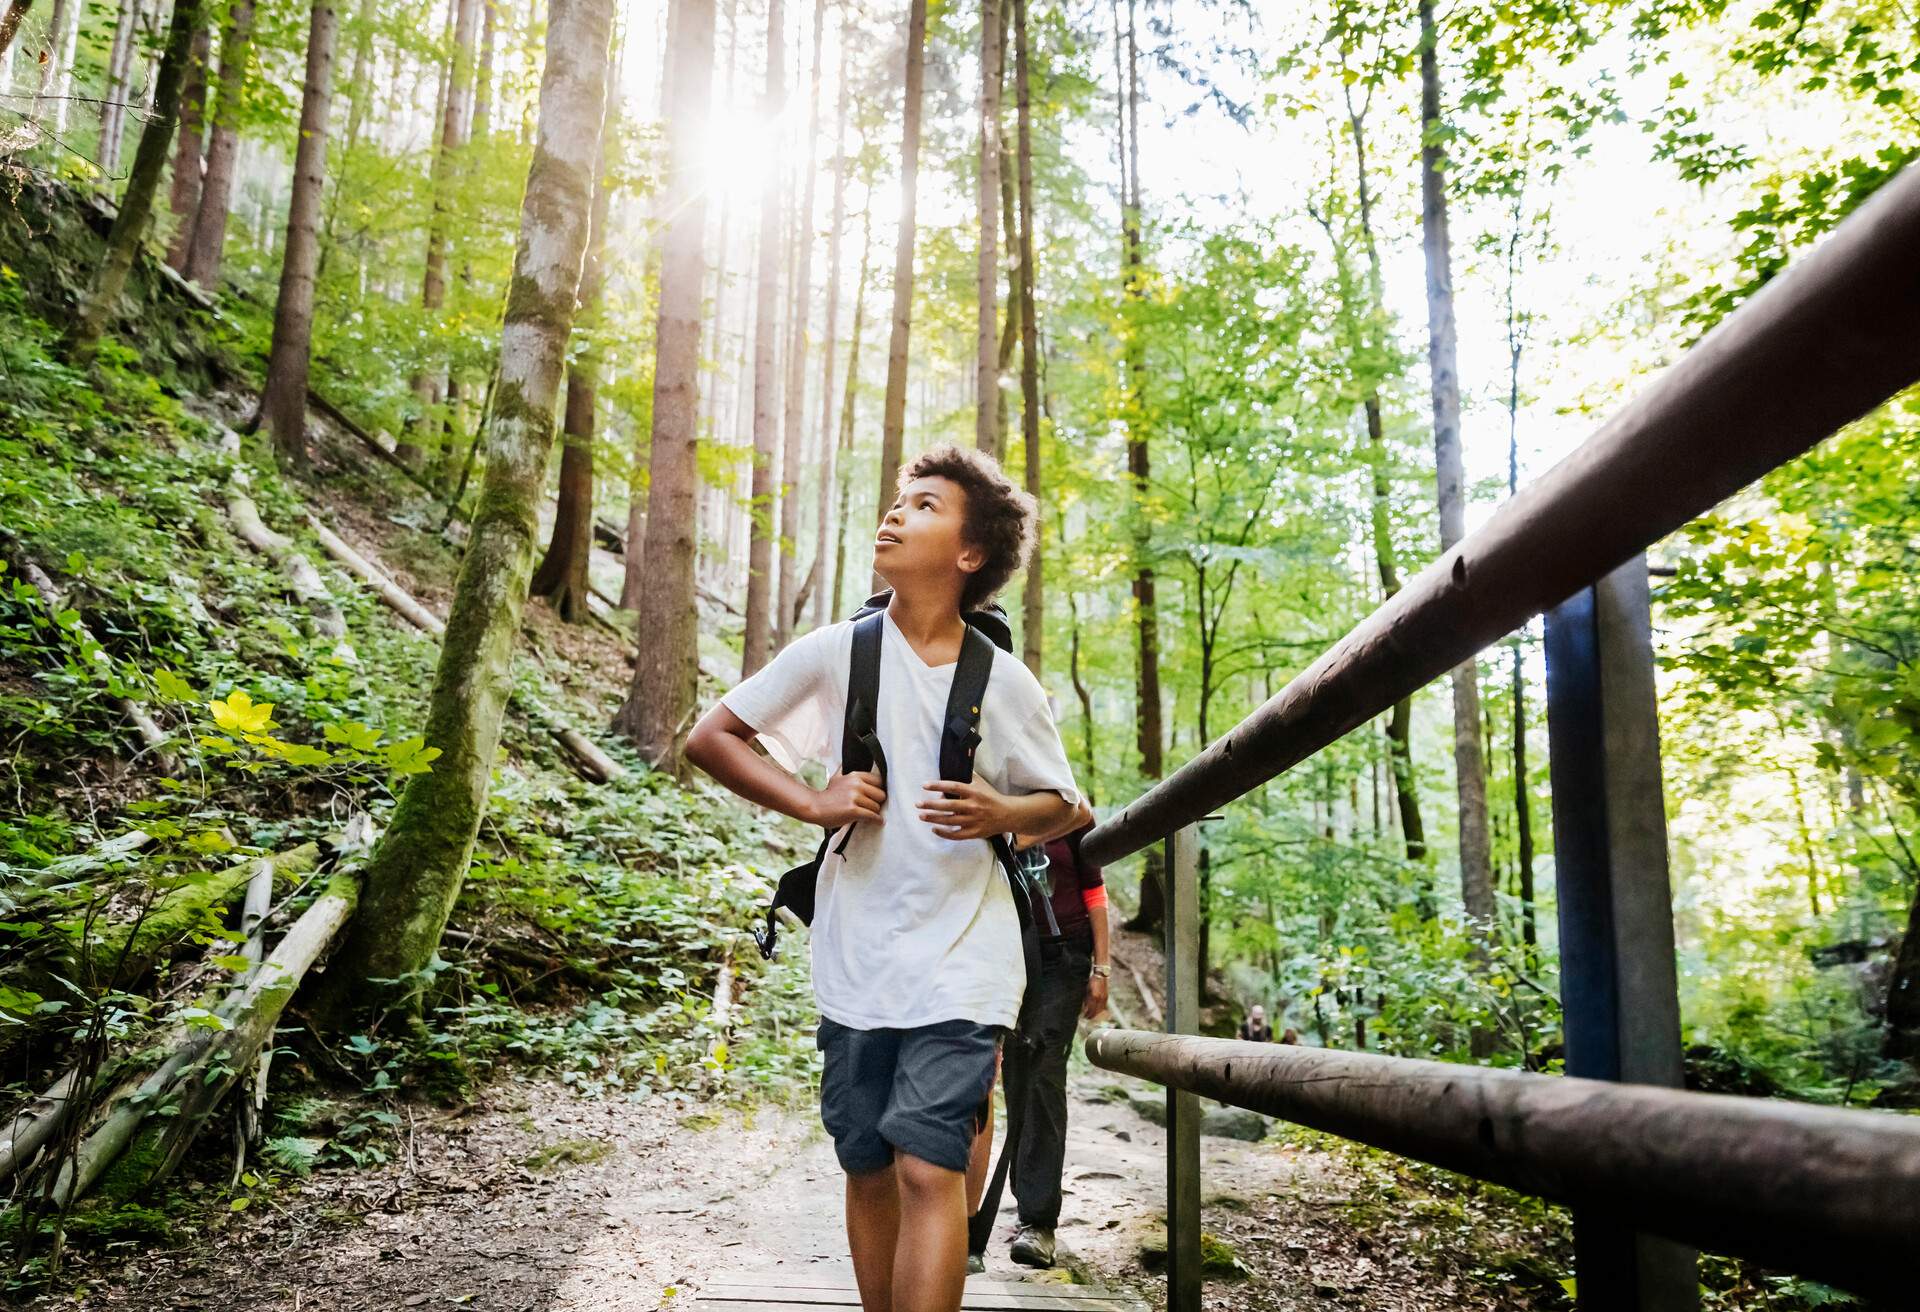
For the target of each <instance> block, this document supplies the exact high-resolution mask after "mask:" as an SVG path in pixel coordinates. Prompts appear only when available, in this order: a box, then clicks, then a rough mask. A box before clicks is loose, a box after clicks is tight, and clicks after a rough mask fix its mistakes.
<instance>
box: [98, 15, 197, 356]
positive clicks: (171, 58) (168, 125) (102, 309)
mask: <svg viewBox="0 0 1920 1312" xmlns="http://www.w3.org/2000/svg"><path fill="white" fill-rule="evenodd" d="M200 5H201V0H179V3H177V4H175V5H174V7H173V21H172V22H171V23H170V24H169V25H168V27H167V44H166V48H165V50H164V51H163V52H162V54H161V56H160V71H159V75H158V76H157V77H156V78H155V81H154V93H153V116H152V117H151V118H149V119H148V120H147V123H146V126H145V127H144V128H143V129H142V130H141V132H140V147H139V149H138V150H136V151H135V152H134V156H133V172H132V173H131V175H129V176H128V178H127V190H126V192H125V194H123V195H122V196H121V197H120V210H119V212H118V213H117V214H115V215H114V218H113V227H112V228H111V229H110V230H109V231H108V233H107V250H106V254H105V255H104V256H103V257H102V258H101V261H100V268H99V271H98V272H97V273H96V274H95V275H94V280H93V286H92V288H91V289H90V290H89V291H88V292H87V294H86V296H85V297H84V298H83V299H82V300H81V302H80V313H79V316H78V318H77V320H76V321H75V324H74V330H73V337H72V347H73V354H74V357H75V358H76V359H81V360H85V359H91V358H92V356H93V351H94V348H95V347H96V346H98V345H99V344H100V337H101V335H102V334H103V333H105V332H106V330H107V324H108V322H109V321H110V320H111V319H112V318H113V312H114V307H115V306H116V305H117V304H118V303H119V300H120V293H121V292H123V291H125V290H126V286H127V275H128V274H129V273H131V272H132V270H133V260H134V257H135V256H136V255H138V254H139V252H140V242H141V239H142V238H143V237H145V235H146V231H147V220H148V219H149V218H151V217H152V216H153V196H154V193H155V192H156V191H158V190H159V189H160V175H161V173H163V172H165V171H166V167H167V152H168V151H169V150H171V149H172V148H173V126H174V123H175V121H176V119H177V118H178V117H179V113H180V85H181V83H182V82H183V81H184V80H185V78H186V71H187V59H188V57H189V55H190V54H191V53H192V50H193V34H194V32H195V31H196V30H198V28H199V26H200Z"/></svg>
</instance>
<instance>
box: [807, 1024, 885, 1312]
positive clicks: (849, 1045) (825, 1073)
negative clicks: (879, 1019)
mask: <svg viewBox="0 0 1920 1312" xmlns="http://www.w3.org/2000/svg"><path fill="white" fill-rule="evenodd" d="M900 1035H901V1031H899V1030H857V1029H853V1028H852V1027H850V1026H846V1025H841V1024H839V1023H838V1022H836V1021H831V1020H828V1019H826V1018H825V1017H822V1018H821V1020H820V1032H819V1037H818V1038H817V1039H816V1043H817V1044H818V1045H819V1048H820V1051H821V1053H822V1054H824V1056H825V1058H826V1062H825V1067H824V1069H823V1070H822V1071H821V1073H820V1120H821V1122H822V1123H823V1124H824V1125H825V1126H826V1127H827V1133H828V1134H830V1135H832V1136H833V1151H834V1155H835V1156H836V1157H838V1158H839V1159H840V1169H841V1170H843V1171H845V1172H846V1173H847V1188H846V1199H847V1247H848V1250H849V1251H850V1252H851V1253H852V1255H853V1272H854V1279H855V1281H856V1283H858V1284H859V1286H860V1303H861V1306H862V1307H863V1308H865V1310H866V1312H893V1306H892V1293H891V1291H892V1283H893V1254H894V1250H895V1248H896V1247H897V1246H898V1242H899V1231H900V1190H899V1186H898V1185H897V1183H896V1182H895V1178H894V1176H895V1172H894V1167H893V1162H894V1152H893V1145H891V1144H890V1143H888V1142H887V1141H886V1139H885V1138H884V1137H882V1135H881V1133H880V1121H881V1118H882V1116H883V1115H884V1114H885V1113H886V1110H887V1102H888V1099H889V1098H890V1097H891V1096H892V1092H893V1082H894V1065H895V1061H896V1058H897V1057H898V1055H899V1050H900Z"/></svg>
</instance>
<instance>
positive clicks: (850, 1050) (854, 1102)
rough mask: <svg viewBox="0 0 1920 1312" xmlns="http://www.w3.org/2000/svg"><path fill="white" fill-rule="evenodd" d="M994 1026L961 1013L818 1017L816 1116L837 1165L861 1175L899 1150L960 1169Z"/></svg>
mask: <svg viewBox="0 0 1920 1312" xmlns="http://www.w3.org/2000/svg"><path fill="white" fill-rule="evenodd" d="M1002 1033H1003V1031H1002V1029H1001V1028H1000V1027H999V1026H997V1025H981V1024H979V1023H977V1022H975V1021H970V1020H945V1021H940V1022H938V1023H936V1024H933V1025H921V1026H917V1027H916V1028H914V1029H907V1030H892V1029H879V1030H857V1029H853V1028H852V1027H850V1026H846V1025H842V1024H840V1023H839V1022H837V1021H831V1020H828V1019H827V1018H826V1017H824V1016H823V1017H821V1018H820V1033H819V1036H818V1037H817V1038H816V1039H815V1042H816V1043H817V1044H818V1046H819V1048H820V1051H821V1052H822V1053H824V1054H826V1070H825V1072H824V1073H823V1074H822V1076H821V1078H820V1119H821V1121H822V1122H823V1123H824V1124H825V1125H826V1127H827V1133H828V1134H830V1135H832V1136H833V1151H834V1154H835V1155H836V1156H837V1157H839V1159H840V1166H841V1169H842V1170H844V1171H846V1172H847V1173H848V1174H849V1175H864V1174H866V1173H867V1172H870V1171H879V1170H883V1169H885V1168H886V1167H887V1166H888V1165H890V1164H891V1163H892V1162H893V1158H894V1154H895V1153H906V1154H907V1155H909V1156H911V1157H918V1158H919V1159H920V1160H921V1161H923V1162H929V1163H931V1164H932V1165H934V1166H941V1167H945V1168H946V1169H947V1170H949V1171H964V1170H965V1169H966V1168H967V1158H968V1156H969V1155H970V1154H971V1153H972V1151H973V1137H974V1133H975V1131H976V1129H977V1127H978V1126H979V1125H981V1124H982V1115H983V1113H984V1111H985V1108H986V1106H987V1100H988V1099H990V1098H991V1097H992V1096H993V1076H994V1066H995V1059H996V1057H997V1055H998V1052H999V1048H1000V1037H1001V1034H1002Z"/></svg>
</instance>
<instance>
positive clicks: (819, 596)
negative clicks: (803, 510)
mask: <svg viewBox="0 0 1920 1312" xmlns="http://www.w3.org/2000/svg"><path fill="white" fill-rule="evenodd" d="M839 81H840V85H839V92H838V94H839V108H838V110H837V111H836V113H835V122H836V125H837V126H836V127H835V128H834V134H833V220H832V224H831V226H830V228H829V235H828V238H827V326H826V332H825V334H824V339H823V345H824V346H825V348H826V350H825V352H824V354H825V356H826V360H825V362H824V363H823V365H822V366H821V370H820V468H819V470H818V473H819V477H820V484H819V499H818V502H817V504H816V505H815V516H814V518H815V523H814V532H813V559H814V561H815V563H816V566H817V567H818V568H819V569H821V570H822V571H824V569H825V562H826V559H827V536H828V526H829V524H830V523H831V522H832V515H831V514H830V511H831V509H832V507H831V505H830V504H829V499H830V498H831V496H832V494H833V486H834V481H835V478H836V475H837V473H838V471H840V469H841V465H840V463H839V462H838V461H837V460H836V459H835V454H836V450H837V448H838V446H839V441H838V439H837V437H836V436H835V432H834V427H833V367H834V364H835V361H834V355H835V348H837V347H838V346H839V342H838V341H836V340H835V338H836V336H837V334H838V333H839V331H840V239H841V236H842V232H843V230H844V228H845V227H846V222H847V112H848V106H849V102H850V99H851V97H850V95H849V90H848V88H849V82H848V78H847V20H846V15H845V14H844V13H842V15H841V18H840V74H839ZM845 513H846V511H845V509H844V508H843V509H842V511H841V514H842V516H843V517H844V515H845ZM839 586H840V564H839V562H838V561H837V560H836V561H835V563H834V569H833V583H832V590H831V591H829V587H828V582H827V578H826V575H825V574H824V572H823V573H822V574H821V576H820V579H819V582H818V584H817V585H816V586H815V588H814V592H813V626H814V627H815V628H816V629H817V628H824V627H825V626H826V625H828V624H829V623H831V622H832V617H834V616H836V615H838V614H839V613H840V612H839V609H838V607H839V604H840V602H839Z"/></svg>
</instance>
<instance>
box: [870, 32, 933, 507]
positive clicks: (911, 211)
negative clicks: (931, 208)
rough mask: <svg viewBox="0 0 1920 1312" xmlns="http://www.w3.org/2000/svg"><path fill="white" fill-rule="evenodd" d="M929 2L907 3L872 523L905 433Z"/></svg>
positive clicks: (888, 494)
mask: <svg viewBox="0 0 1920 1312" xmlns="http://www.w3.org/2000/svg"><path fill="white" fill-rule="evenodd" d="M926 64H927V0H908V6H907V66H906V72H905V78H904V83H905V107H904V110H903V112H902V122H901V129H900V229H899V233H898V236H897V237H896V238H895V242H894V250H893V331H892V336H891V337H890V338H889V340H888V344H887V394H886V400H885V402H884V403H883V405H882V407H881V414H880V494H879V509H878V510H877V511H876V512H875V519H876V520H877V519H879V518H880V517H882V516H884V515H885V514H886V513H887V507H889V506H891V505H892V504H893V496H894V490H895V488H894V485H895V484H896V483H898V482H899V481H900V457H901V450H900V448H901V444H902V443H903V442H904V441H905V439H906V431H907V339H908V336H909V334H910V332H911V330H912V325H913V248H914V240H915V237H916V235H917V234H916V232H915V223H916V221H917V220H916V219H915V206H916V204H917V202H918V199H919V182H920V114H921V103H920V102H921V99H922V95H921V92H922V88H923V87H924V85H925V82H926Z"/></svg>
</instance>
